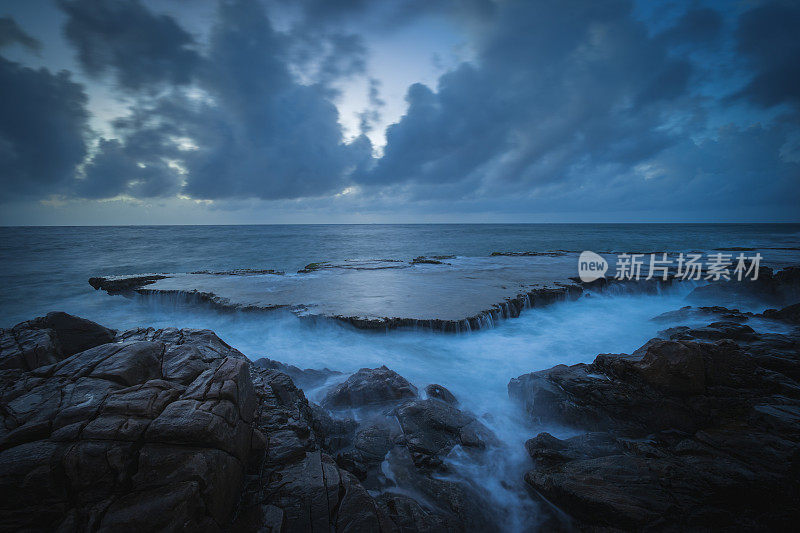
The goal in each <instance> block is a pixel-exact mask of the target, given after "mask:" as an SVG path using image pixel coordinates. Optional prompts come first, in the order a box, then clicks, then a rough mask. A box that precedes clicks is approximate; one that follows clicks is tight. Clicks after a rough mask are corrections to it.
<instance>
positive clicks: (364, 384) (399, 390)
mask: <svg viewBox="0 0 800 533" xmlns="http://www.w3.org/2000/svg"><path fill="white" fill-rule="evenodd" d="M416 397H417V388H416V387H415V386H414V385H412V384H411V383H409V382H408V380H406V379H405V378H404V377H403V376H401V375H400V374H398V373H397V372H395V371H394V370H389V369H388V368H386V367H385V366H382V367H380V368H362V369H361V370H359V371H358V372H356V373H355V374H353V375H352V376H350V377H349V378H347V380H346V381H345V382H344V383H342V384H340V385H338V386H337V387H336V388H335V389H333V390H332V391H330V392H329V393H328V394H327V396H325V399H324V400H323V401H322V405H323V407H330V408H342V407H364V406H370V405H380V404H387V403H390V402H396V401H398V400H404V399H408V398H416Z"/></svg>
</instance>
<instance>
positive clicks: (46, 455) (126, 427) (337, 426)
mask: <svg viewBox="0 0 800 533" xmlns="http://www.w3.org/2000/svg"><path fill="white" fill-rule="evenodd" d="M43 326H50V327H43ZM109 331H110V330H106V329H105V328H101V327H100V326H97V325H96V324H93V323H91V322H88V321H82V320H81V319H76V317H69V316H63V315H54V316H53V315H48V317H47V318H46V319H37V320H35V321H31V322H28V323H23V324H22V325H20V326H18V327H17V328H16V329H15V330H14V331H13V332H12V331H9V330H6V331H3V336H2V339H3V344H2V348H3V356H4V360H6V359H9V358H11V359H13V358H16V360H17V361H21V362H24V363H25V366H24V368H20V366H19V365H18V366H17V367H14V368H6V369H5V370H0V406H2V409H0V529H2V530H81V531H83V530H125V531H129V530H134V529H141V530H172V531H175V530H183V529H189V530H197V531H221V530H243V531H257V530H258V531H263V530H267V531H307V530H320V531H397V527H396V526H395V524H394V523H393V522H392V520H391V519H390V518H389V517H388V516H387V515H386V513H385V512H384V511H383V510H382V507H381V506H379V505H378V504H377V503H376V501H375V500H374V499H373V497H372V496H371V495H370V494H369V493H368V492H367V491H366V489H365V488H364V487H363V486H362V485H361V484H360V483H359V481H358V480H357V479H356V478H355V477H354V476H352V475H351V474H350V473H349V472H347V471H345V470H343V469H341V468H339V467H338V466H337V465H336V463H335V461H334V460H333V459H332V457H331V456H330V455H328V454H327V453H326V452H325V447H326V446H331V447H332V446H335V445H341V444H346V443H347V442H348V441H347V439H346V436H347V434H348V432H352V431H353V423H352V421H340V420H334V419H332V418H330V417H329V416H327V415H325V416H321V410H320V409H319V408H316V409H315V408H314V407H312V406H311V405H310V404H309V403H308V401H307V400H306V398H305V396H304V395H303V392H302V391H301V390H300V389H298V388H297V387H296V386H295V384H294V383H293V381H292V380H291V378H290V377H289V376H288V375H286V374H284V373H282V372H279V371H276V370H274V369H263V368H258V367H256V366H255V365H251V364H250V362H249V361H248V360H247V359H246V358H245V357H244V356H243V355H242V354H241V353H239V352H238V351H236V350H235V349H233V348H231V347H230V346H229V345H227V344H226V343H224V342H223V341H222V340H220V339H219V338H218V337H217V336H216V335H214V333H213V332H211V331H207V330H199V331H198V330H178V329H174V328H168V329H163V330H154V329H152V328H149V329H138V330H132V331H128V332H124V333H122V334H120V335H118V336H117V337H116V338H115V339H114V342H109V343H104V344H100V345H95V344H96V343H97V342H98V341H99V340H103V339H107V338H108V332H109ZM65 332H66V335H65ZM59 334H61V335H62V337H61V338H63V339H64V341H63V345H65V346H67V347H68V350H73V349H78V348H80V347H86V346H90V345H91V347H90V348H88V349H85V350H82V351H80V352H77V353H75V354H72V355H70V356H65V355H64V353H63V351H62V348H61V347H62V344H61V340H60V338H59V336H58V335H59ZM23 337H24V338H23ZM9 339H10V340H9ZM20 339H22V342H20ZM11 341H13V342H11ZM7 350H11V351H13V353H11V352H7ZM23 354H24V355H23ZM41 363H46V366H43V365H42V364H41ZM28 368H30V370H28ZM315 412H316V413H317V415H320V419H319V420H318V419H317V417H316V415H315ZM325 431H330V432H331V435H327V434H324V433H323V432H325ZM337 432H338V433H337ZM337 435H338V436H337ZM365 436H366V435H365ZM359 445H360V446H361V447H362V449H363V450H364V452H365V453H375V449H376V446H378V444H377V441H375V443H372V444H370V441H369V439H362V441H360V444H359Z"/></svg>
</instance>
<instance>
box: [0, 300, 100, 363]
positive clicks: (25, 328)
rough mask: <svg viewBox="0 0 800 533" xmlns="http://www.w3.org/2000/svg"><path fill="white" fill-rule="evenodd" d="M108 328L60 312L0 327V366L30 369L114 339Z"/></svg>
mask: <svg viewBox="0 0 800 533" xmlns="http://www.w3.org/2000/svg"><path fill="white" fill-rule="evenodd" d="M114 335H115V332H114V331H113V330H110V329H108V328H104V327H103V326H101V325H99V324H96V323H94V322H92V321H91V320H86V319H85V318H79V317H76V316H72V315H69V314H67V313H62V312H53V313H48V314H47V316H44V317H39V318H36V319H34V320H29V321H27V322H22V323H20V324H17V325H16V326H14V327H13V328H8V329H0V369H4V368H19V369H22V370H33V369H35V368H38V367H41V366H45V365H50V364H53V363H56V362H58V361H60V360H61V359H64V358H65V357H69V356H71V355H74V354H76V353H78V352H82V351H84V350H88V349H89V348H94V347H95V346H99V345H101V344H106V343H108V342H111V341H113V340H114Z"/></svg>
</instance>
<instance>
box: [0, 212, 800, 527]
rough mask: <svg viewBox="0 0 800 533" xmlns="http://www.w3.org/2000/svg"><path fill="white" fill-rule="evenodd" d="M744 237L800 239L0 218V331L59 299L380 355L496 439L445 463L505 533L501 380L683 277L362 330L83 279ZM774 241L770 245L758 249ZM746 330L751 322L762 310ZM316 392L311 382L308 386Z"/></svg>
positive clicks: (512, 470)
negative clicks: (411, 325)
mask: <svg viewBox="0 0 800 533" xmlns="http://www.w3.org/2000/svg"><path fill="white" fill-rule="evenodd" d="M727 247H752V248H761V249H765V250H764V252H763V253H764V256H765V261H766V262H768V263H770V262H771V263H773V264H782V263H784V264H785V263H791V262H797V263H800V261H795V259H796V258H798V257H800V251H796V250H795V251H787V250H783V251H782V250H775V248H798V247H800V224H792V225H771V224H765V225H705V224H697V225H694V224H692V225H687V224H681V225H611V224H609V225H561V224H559V225H545V224H537V225H354V226H349V225H348V226H345V225H330V226H217V227H212V226H172V227H167V226H158V227H142V226H138V227H90V228H89V227H58V228H50V227H43V228H0V260H1V262H0V284H1V285H2V291H0V327H5V326H10V325H13V324H14V323H16V322H19V321H21V320H25V319H28V318H32V317H35V316H39V315H42V314H44V313H46V312H48V311H51V310H62V311H67V312H69V313H73V314H77V315H80V316H84V317H87V318H90V319H92V320H95V321H98V322H100V323H102V324H104V325H106V326H109V327H113V328H116V329H126V328H131V327H137V326H155V327H167V326H178V327H201V328H210V329H213V330H214V331H216V332H217V334H218V335H219V336H220V337H221V338H223V339H224V340H226V341H227V342H229V343H230V344H232V345H233V346H235V347H236V348H238V349H240V350H241V351H242V352H243V353H245V354H246V355H247V356H249V357H250V358H258V357H262V356H268V357H272V358H274V359H277V360H280V361H285V362H287V363H291V364H295V365H298V366H301V367H311V368H322V367H329V368H334V369H337V370H341V371H345V372H348V371H354V370H356V369H358V368H360V367H376V366H379V365H382V364H385V365H387V366H389V367H390V368H392V369H394V370H396V371H397V372H399V373H400V374H402V375H404V376H405V377H407V378H408V379H409V380H411V381H412V382H413V383H415V384H416V385H417V386H419V387H424V386H425V385H426V384H428V383H439V384H441V385H444V386H446V387H448V388H449V389H450V390H451V391H452V392H454V393H455V394H456V396H458V397H459V399H460V400H461V402H462V405H463V406H464V407H465V408H467V409H469V410H471V411H473V412H475V413H476V414H477V415H478V416H480V417H481V419H482V420H483V421H484V422H485V423H486V424H487V425H489V426H490V427H491V428H492V429H493V430H494V431H495V432H496V433H497V434H498V435H499V436H500V437H501V440H502V442H504V443H505V444H504V446H503V447H502V448H501V449H498V450H492V451H491V452H490V456H489V458H488V459H487V461H486V462H485V463H481V464H477V463H470V462H465V461H464V460H463V458H461V457H459V455H458V454H457V453H454V454H453V455H452V457H450V458H449V461H450V462H451V463H452V464H453V466H454V467H455V468H456V470H457V471H459V472H461V473H463V474H464V475H465V476H467V477H472V478H476V479H482V480H484V481H483V483H484V486H486V487H488V488H489V489H490V492H491V495H490V496H491V497H492V498H493V499H494V500H495V501H496V502H497V504H498V505H501V506H503V507H504V509H505V510H506V511H507V512H506V516H507V520H508V522H507V524H506V527H507V529H509V530H519V529H522V524H530V523H531V521H532V520H535V516H536V509H535V506H532V505H531V503H530V498H529V497H528V496H527V494H526V493H525V491H524V489H523V486H522V481H521V479H522V473H523V472H524V470H525V469H526V467H527V466H528V459H527V457H526V455H525V451H524V446H523V443H524V441H525V440H526V439H528V438H530V437H532V436H534V435H535V434H536V433H537V432H538V431H540V430H547V431H550V432H551V433H553V434H556V435H559V434H564V431H565V430H563V429H560V428H555V427H547V428H542V427H534V426H531V425H530V424H529V422H528V421H527V420H525V418H524V417H523V416H522V415H521V414H520V413H519V411H518V410H517V409H516V407H515V406H513V405H511V404H510V402H509V401H508V398H507V394H506V384H507V383H508V381H509V379H511V378H513V377H516V376H519V375H521V374H523V373H526V372H531V371H534V370H539V369H543V368H548V367H550V366H553V365H556V364H559V363H566V364H571V363H576V362H587V361H591V360H592V359H593V358H594V356H595V355H597V354H598V353H619V352H627V353H630V352H631V351H633V350H635V349H636V348H638V347H639V346H640V345H641V344H643V343H644V342H646V341H647V340H648V339H649V338H651V337H653V336H654V335H655V334H656V333H657V332H658V330H659V329H662V328H665V327H668V326H669V324H664V323H655V322H652V321H650V320H649V319H650V318H651V317H653V316H655V315H658V314H660V313H663V312H665V311H669V310H672V309H676V308H679V307H681V306H682V305H686V302H685V301H684V300H683V298H684V296H685V294H686V292H687V290H688V288H687V287H683V288H676V289H674V290H671V291H667V292H666V293H664V294H661V295H638V296H594V297H592V298H582V299H580V300H578V301H576V302H565V303H561V304H555V305H552V306H550V307H546V308H542V309H534V310H529V311H527V312H525V313H523V315H522V316H521V317H520V318H518V319H513V320H508V321H505V322H502V323H500V324H499V325H498V326H497V327H495V328H493V329H490V330H483V331H479V332H474V333H470V334H464V335H446V334H437V333H430V332H421V331H391V332H387V333H380V334H376V333H370V332H364V331H359V330H355V329H352V328H350V327H348V326H344V325H341V324H338V323H328V322H324V321H317V322H310V321H302V320H300V319H298V318H297V317H295V316H293V315H289V314H280V313H271V314H257V313H218V312H215V311H213V310H210V309H197V308H193V307H191V306H188V305H186V304H181V303H177V302H176V303H169V302H164V301H160V302H154V301H148V300H143V299H126V298H123V297H120V296H109V295H107V294H105V293H104V292H100V291H94V290H93V289H92V288H91V287H90V286H89V284H88V283H87V279H88V278H89V277H90V276H93V275H98V274H131V273H141V272H189V271H195V270H229V269H236V268H259V269H267V268H273V269H279V270H286V271H296V270H297V269H299V268H301V267H302V266H303V265H305V264H307V263H309V262H313V261H324V260H330V261H341V260H345V259H370V258H389V259H403V260H409V259H411V258H413V257H415V256H419V255H440V254H442V255H443V254H453V255H459V256H467V257H470V256H487V255H489V254H491V252H493V251H547V250H556V249H562V250H574V251H581V250H595V251H615V252H655V251H689V250H712V249H714V248H727ZM770 249H772V250H770ZM751 326H752V327H753V328H754V329H756V330H760V329H762V328H763V327H764V325H763V324H761V323H759V322H758V321H754V322H752V323H751ZM306 392H307V394H308V395H309V396H310V397H311V399H318V397H319V395H320V394H321V392H320V391H306Z"/></svg>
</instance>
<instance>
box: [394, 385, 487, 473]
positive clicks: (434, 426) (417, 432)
mask: <svg viewBox="0 0 800 533" xmlns="http://www.w3.org/2000/svg"><path fill="white" fill-rule="evenodd" d="M395 413H396V416H397V420H398V421H399V422H400V426H401V427H402V429H403V435H404V436H405V445H406V447H407V448H408V450H409V451H410V452H411V457H412V458H413V459H414V463H415V464H416V465H417V466H418V467H425V468H438V467H439V466H440V465H441V462H442V457H443V456H445V455H446V454H447V453H448V452H449V451H450V450H452V449H453V446H456V445H457V444H460V445H462V446H464V447H467V448H477V449H484V448H485V447H486V443H487V441H491V440H492V439H493V436H492V435H491V433H490V432H489V430H488V429H486V427H485V426H483V424H481V423H480V422H479V421H478V420H477V419H476V418H475V417H474V416H472V415H469V414H466V413H463V412H462V411H460V410H458V409H456V408H455V407H453V406H452V405H449V404H446V403H444V402H441V401H439V400H435V399H427V400H415V401H412V402H407V403H405V404H403V405H401V406H400V407H399V408H398V409H397V410H396V411H395Z"/></svg>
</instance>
